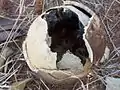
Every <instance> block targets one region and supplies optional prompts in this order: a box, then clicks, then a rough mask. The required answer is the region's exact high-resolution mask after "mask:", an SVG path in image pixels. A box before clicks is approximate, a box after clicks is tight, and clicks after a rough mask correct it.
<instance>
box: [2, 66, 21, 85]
mask: <svg viewBox="0 0 120 90" xmlns="http://www.w3.org/2000/svg"><path fill="white" fill-rule="evenodd" d="M19 67H21V65H19V66H18V67H17V68H16V70H14V71H13V72H12V73H11V74H10V76H9V77H7V78H6V79H5V81H3V82H2V85H3V84H5V83H6V82H7V80H9V79H10V78H11V77H12V76H13V75H14V74H15V73H16V72H17V71H18V69H19Z"/></svg>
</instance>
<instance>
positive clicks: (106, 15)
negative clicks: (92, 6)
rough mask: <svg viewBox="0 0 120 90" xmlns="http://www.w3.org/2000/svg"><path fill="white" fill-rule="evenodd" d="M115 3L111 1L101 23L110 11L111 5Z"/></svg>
mask: <svg viewBox="0 0 120 90" xmlns="http://www.w3.org/2000/svg"><path fill="white" fill-rule="evenodd" d="M115 1H116V0H113V1H112V3H111V4H110V7H109V8H108V10H107V12H106V14H105V16H104V18H103V21H104V20H105V18H106V17H107V15H108V12H109V11H110V9H111V7H112V5H113V4H114V2H115Z"/></svg>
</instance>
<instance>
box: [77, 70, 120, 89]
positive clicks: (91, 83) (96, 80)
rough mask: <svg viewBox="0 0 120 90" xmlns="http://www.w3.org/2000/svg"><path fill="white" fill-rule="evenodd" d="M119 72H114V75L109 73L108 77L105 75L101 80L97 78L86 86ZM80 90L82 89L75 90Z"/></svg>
mask: <svg viewBox="0 0 120 90" xmlns="http://www.w3.org/2000/svg"><path fill="white" fill-rule="evenodd" d="M119 72H120V71H116V72H114V73H110V74H108V75H105V76H103V77H101V78H99V79H96V80H94V81H92V82H90V83H88V85H91V84H93V83H94V82H97V81H99V80H101V79H104V78H105V77H108V76H110V75H113V74H116V73H119ZM85 86H86V85H85ZM81 89H82V87H79V88H77V89H76V90H81Z"/></svg>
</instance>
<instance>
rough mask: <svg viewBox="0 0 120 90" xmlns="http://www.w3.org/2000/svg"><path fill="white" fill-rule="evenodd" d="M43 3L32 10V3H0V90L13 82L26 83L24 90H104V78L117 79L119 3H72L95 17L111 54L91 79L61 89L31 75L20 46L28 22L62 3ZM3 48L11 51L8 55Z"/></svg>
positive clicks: (22, 0) (96, 0)
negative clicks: (101, 25)
mask: <svg viewBox="0 0 120 90" xmlns="http://www.w3.org/2000/svg"><path fill="white" fill-rule="evenodd" d="M39 1H40V0H37V2H39ZM43 1H44V2H43V3H41V2H39V3H37V6H35V0H0V48H1V57H0V61H1V62H0V63H1V66H0V89H3V90H6V88H9V86H14V85H13V83H15V82H19V81H24V80H26V79H30V80H29V81H27V82H26V85H25V86H24V88H25V89H24V90H49V89H50V90H86V89H87V88H88V89H87V90H105V86H106V84H105V82H104V79H105V77H107V76H112V77H120V72H119V70H120V60H119V59H120V57H119V56H120V30H119V29H120V1H119V0H76V1H78V2H82V3H83V4H85V5H87V6H88V7H89V8H90V9H92V10H93V11H94V12H95V13H96V14H97V15H98V16H99V18H100V20H101V22H102V24H103V26H104V31H105V33H104V34H105V37H106V42H107V45H108V46H109V48H110V49H111V53H110V57H109V59H108V60H106V61H104V62H103V63H102V64H100V65H99V66H98V67H95V68H94V73H95V74H94V77H89V78H83V79H81V81H79V82H76V83H75V84H74V85H64V87H61V86H55V85H50V84H47V83H45V82H43V81H42V80H41V79H40V78H38V77H36V76H35V75H34V73H33V72H32V71H31V70H30V69H29V68H28V66H27V64H26V62H25V60H24V59H23V54H22V50H21V45H22V42H23V40H24V38H25V36H26V33H27V30H28V28H29V25H30V24H31V22H32V21H33V20H34V19H35V18H36V17H37V14H40V13H41V12H42V11H44V10H45V9H48V8H49V7H52V6H56V5H61V3H62V0H43ZM34 6H35V7H34ZM38 6H39V7H41V8H42V10H41V9H40V10H39V7H38ZM3 22H4V23H3ZM5 32H7V33H8V34H6V33H5ZM15 32H16V33H15ZM18 33H19V35H17V34H18ZM3 34H6V35H5V36H4V35H3ZM2 35H3V36H2ZM7 47H9V48H10V50H11V52H10V54H9V52H8V51H10V50H9V49H6V48H7ZM5 50H6V51H5ZM12 51H13V52H12ZM3 52H4V53H3ZM6 53H8V55H7V54H6ZM4 57H6V58H4ZM4 60H5V62H4ZM81 82H82V85H81ZM22 87H23V86H22ZM84 88H86V89H84Z"/></svg>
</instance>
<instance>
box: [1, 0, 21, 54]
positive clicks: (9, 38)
mask: <svg viewBox="0 0 120 90" xmlns="http://www.w3.org/2000/svg"><path fill="white" fill-rule="evenodd" d="M21 1H22V0H20V10H19V15H18V18H17V20H16V22H15V24H14V25H13V28H12V30H11V32H10V34H9V36H8V38H7V40H6V42H8V41H10V40H11V38H12V36H13V34H12V32H13V30H14V29H15V27H16V26H17V23H18V21H19V20H18V19H19V18H20V15H21V14H22V8H23V7H22V6H23V3H22V2H21ZM6 47H7V44H5V45H4V46H3V48H2V51H1V53H2V52H3V50H4V48H6Z"/></svg>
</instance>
